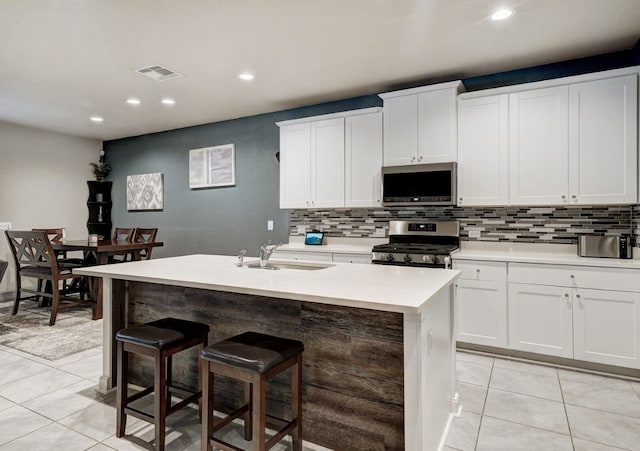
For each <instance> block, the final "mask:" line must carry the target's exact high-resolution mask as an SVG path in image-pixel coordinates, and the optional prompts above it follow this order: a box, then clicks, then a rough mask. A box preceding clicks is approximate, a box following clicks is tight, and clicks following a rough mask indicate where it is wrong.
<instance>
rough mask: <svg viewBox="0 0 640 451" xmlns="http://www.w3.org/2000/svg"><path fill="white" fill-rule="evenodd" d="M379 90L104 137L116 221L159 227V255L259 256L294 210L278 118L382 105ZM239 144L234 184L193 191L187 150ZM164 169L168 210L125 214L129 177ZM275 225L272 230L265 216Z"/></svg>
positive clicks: (279, 238)
mask: <svg viewBox="0 0 640 451" xmlns="http://www.w3.org/2000/svg"><path fill="white" fill-rule="evenodd" d="M381 105H382V101H381V100H380V98H378V97H377V96H374V95H372V96H366V97H359V98H355V99H347V100H343V101H338V102H331V103H325V104H322V105H315V106H311V107H305V108H299V109H295V110H287V111H281V112H277V113H271V114H264V115H259V116H252V117H247V118H241V119H236V120H231V121H225V122H218V123H213V124H206V125H200V126H196V127H188V128H183V129H179V130H171V131H168V132H163V133H154V134H150V135H143V136H138V137H133V138H126V139H120V140H115V141H109V142H106V143H105V145H104V148H105V150H106V151H107V162H108V163H109V164H110V165H111V166H112V167H113V171H112V172H111V174H110V175H109V177H108V178H107V180H111V181H113V182H114V183H113V193H112V194H113V210H112V222H113V224H114V227H116V226H120V227H158V228H159V231H158V239H159V240H161V241H164V243H165V246H164V248H159V249H157V250H154V256H158V257H161V256H174V255H185V254H193V253H206V254H225V255H234V254H237V253H238V251H239V250H240V249H247V250H248V254H249V255H253V256H255V255H257V254H258V251H259V247H260V244H262V243H265V242H267V240H272V242H274V243H278V242H283V243H286V242H288V240H289V213H288V210H280V208H279V189H280V182H279V163H278V161H277V160H276V158H275V154H276V152H277V151H278V149H279V141H280V139H279V129H278V127H277V126H276V125H275V122H278V121H282V120H288V119H294V118H300V117H306V116H314V115H318V114H328V113H333V112H338V111H347V110H353V109H359V108H367V107H371V106H381ZM228 143H233V144H235V149H236V185H235V186H233V187H223V188H209V189H198V190H190V189H189V171H188V169H189V160H188V157H189V149H196V148H200V147H209V146H215V145H220V144H228ZM152 172H162V173H163V174H164V209H163V210H162V211H145V212H128V211H127V208H126V178H127V175H133V174H146V173H152ZM269 219H271V220H273V221H274V230H273V231H267V220H269Z"/></svg>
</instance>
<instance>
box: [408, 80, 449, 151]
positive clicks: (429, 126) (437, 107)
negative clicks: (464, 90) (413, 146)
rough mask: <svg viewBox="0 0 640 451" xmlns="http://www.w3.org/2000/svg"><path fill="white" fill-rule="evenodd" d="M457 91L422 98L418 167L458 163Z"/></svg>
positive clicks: (445, 90)
mask: <svg viewBox="0 0 640 451" xmlns="http://www.w3.org/2000/svg"><path fill="white" fill-rule="evenodd" d="M456 96H457V91H456V89H455V88H451V89H441V90H436V91H428V92H423V93H420V94H418V158H417V162H418V163H442V162H448V161H456V154H457V140H458V139H457V120H456Z"/></svg>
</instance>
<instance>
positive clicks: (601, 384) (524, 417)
mask: <svg viewBox="0 0 640 451" xmlns="http://www.w3.org/2000/svg"><path fill="white" fill-rule="evenodd" d="M456 363H457V365H456V366H457V379H458V390H459V393H460V396H461V405H462V414H461V416H460V417H459V418H456V419H455V420H454V422H453V425H452V428H451V431H450V433H449V437H448V441H447V447H446V448H445V449H447V450H449V451H452V450H462V451H469V450H478V451H480V450H491V451H500V450H505V451H513V450H558V451H560V450H579V451H583V450H584V451H586V450H594V451H595V450H619V449H626V450H640V382H634V381H628V380H624V379H617V378H612V377H605V376H600V375H595V374H590V373H584V372H578V371H571V370H566V369H560V368H555V367H552V366H545V365H536V364H531V363H526V362H520V361H515V360H507V359H501V358H493V357H490V356H485V355H479V354H473V353H466V352H458V354H457V362H456Z"/></svg>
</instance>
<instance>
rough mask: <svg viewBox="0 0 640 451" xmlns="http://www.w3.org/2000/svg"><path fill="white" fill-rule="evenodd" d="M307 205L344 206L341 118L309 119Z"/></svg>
mask: <svg viewBox="0 0 640 451" xmlns="http://www.w3.org/2000/svg"><path fill="white" fill-rule="evenodd" d="M310 201H311V205H310V206H311V207H315V208H334V207H344V118H336V119H327V120H324V121H317V122H312V123H311V199H310Z"/></svg>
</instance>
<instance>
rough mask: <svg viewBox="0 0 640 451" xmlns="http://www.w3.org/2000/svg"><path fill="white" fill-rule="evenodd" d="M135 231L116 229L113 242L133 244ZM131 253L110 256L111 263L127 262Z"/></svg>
mask: <svg viewBox="0 0 640 451" xmlns="http://www.w3.org/2000/svg"><path fill="white" fill-rule="evenodd" d="M134 231H135V229H134V228H133V227H131V228H129V227H116V228H115V229H114V230H113V236H112V238H111V241H113V242H118V243H132V242H133V232H134ZM129 253H130V252H129V251H126V252H124V253H117V254H114V255H110V256H109V263H122V262H125V261H127V257H128V256H129Z"/></svg>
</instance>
